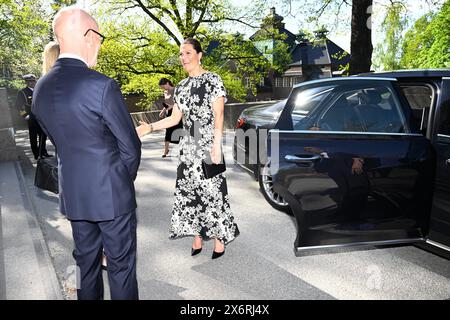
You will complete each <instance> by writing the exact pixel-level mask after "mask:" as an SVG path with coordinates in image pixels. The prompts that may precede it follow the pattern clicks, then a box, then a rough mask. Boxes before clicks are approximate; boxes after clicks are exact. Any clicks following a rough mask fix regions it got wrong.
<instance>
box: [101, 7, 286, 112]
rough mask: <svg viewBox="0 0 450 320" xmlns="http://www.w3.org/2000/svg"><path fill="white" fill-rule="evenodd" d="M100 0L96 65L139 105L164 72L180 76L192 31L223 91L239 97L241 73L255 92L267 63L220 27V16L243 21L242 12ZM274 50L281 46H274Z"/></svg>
mask: <svg viewBox="0 0 450 320" xmlns="http://www.w3.org/2000/svg"><path fill="white" fill-rule="evenodd" d="M102 3H103V4H109V7H108V6H107V7H104V8H105V9H104V11H103V13H101V18H100V21H101V25H102V32H105V35H106V36H107V41H105V43H104V45H103V47H102V50H101V52H100V57H99V67H98V69H99V70H100V71H102V72H104V73H106V74H107V75H109V76H111V77H114V78H116V79H118V80H119V82H120V83H121V84H122V85H123V87H122V88H123V90H124V92H128V93H143V94H144V95H145V96H146V99H145V100H144V101H142V103H141V106H142V107H144V108H146V109H148V108H151V106H152V101H153V100H155V99H156V98H157V96H158V95H160V94H161V92H160V90H159V88H158V85H157V83H158V80H159V78H160V77H163V76H167V77H169V78H171V79H172V80H173V81H174V82H177V81H179V80H181V79H182V78H184V77H185V73H184V70H183V69H182V68H181V66H180V64H179V62H178V50H179V49H178V46H179V45H180V43H181V40H180V39H182V38H186V37H192V36H195V37H196V38H197V39H199V40H200V41H201V43H202V46H203V50H204V51H205V52H204V59H203V64H204V66H205V68H206V69H208V70H211V71H215V72H217V73H218V74H220V76H221V77H222V79H223V80H224V83H225V86H226V87H227V90H228V93H229V95H230V96H231V97H233V98H235V99H237V100H243V99H244V98H245V96H246V94H247V92H246V89H245V87H244V86H243V83H242V82H243V79H244V78H247V79H248V80H249V81H250V82H251V84H252V85H251V87H252V89H253V91H255V90H256V84H257V83H260V82H261V74H262V73H265V72H267V70H268V68H269V66H270V65H268V64H267V61H265V59H264V57H263V56H262V55H261V54H259V53H258V52H257V50H256V49H255V48H254V46H253V44H252V43H251V41H249V40H244V39H243V36H242V35H240V34H227V33H226V32H224V31H223V30H222V29H221V22H223V21H241V20H242V21H244V20H245V19H244V18H242V17H244V16H245V15H238V14H237V13H236V12H234V14H232V11H233V9H232V6H231V5H230V3H229V1H222V0H207V1H205V0H203V1H175V0H170V1H164V0H161V1H156V0H152V1H146V2H145V3H144V2H143V1H138V0H133V1H131V0H130V1H124V0H121V1H114V2H106V1H103V2H102ZM149 18H150V19H149ZM244 23H246V24H247V25H249V23H247V22H244ZM161 31H163V32H162V33H161ZM210 44H211V46H210ZM275 50H277V51H283V50H284V48H282V47H280V46H277V47H276V48H275ZM283 59H284V58H283V56H282V55H279V59H278V60H277V61H276V63H277V64H276V65H277V66H278V65H280V64H282V63H283Z"/></svg>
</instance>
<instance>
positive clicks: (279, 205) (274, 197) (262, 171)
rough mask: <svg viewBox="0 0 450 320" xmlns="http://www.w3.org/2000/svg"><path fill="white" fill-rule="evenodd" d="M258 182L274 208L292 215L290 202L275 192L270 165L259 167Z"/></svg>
mask: <svg viewBox="0 0 450 320" xmlns="http://www.w3.org/2000/svg"><path fill="white" fill-rule="evenodd" d="M258 182H259V189H260V191H261V193H262V194H263V196H264V198H266V200H267V202H268V203H269V204H270V205H271V206H272V207H273V208H275V209H277V210H280V211H283V212H286V213H288V214H291V215H292V211H291V208H290V207H289V204H288V203H287V202H286V201H285V200H284V199H283V197H282V196H281V195H279V194H278V193H276V192H274V190H273V181H272V175H271V174H270V170H269V167H268V166H260V167H259V173H258Z"/></svg>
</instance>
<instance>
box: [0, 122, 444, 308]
mask: <svg viewBox="0 0 450 320" xmlns="http://www.w3.org/2000/svg"><path fill="white" fill-rule="evenodd" d="M226 136H227V137H228V138H230V137H232V132H228V133H227V135H226ZM163 139H164V135H163V134H159V133H156V134H152V135H149V136H146V137H144V139H143V146H142V151H143V152H142V161H141V166H140V169H139V173H138V178H137V180H136V190H137V202H138V211H137V212H138V230H137V235H138V262H137V273H138V282H139V290H140V298H141V299H151V300H158V299H167V300H172V299H177V300H178V299H200V300H202V299H212V300H216V299H217V300H227V299H256V300H260V299H261V300H263V299H264V300H265V299H269V300H278V299H295V300H298V299H450V263H449V261H448V260H445V259H443V258H441V257H439V256H436V255H433V254H431V253H429V252H426V251H423V250H421V249H419V248H416V247H413V246H397V247H383V248H379V247H377V248H375V247H370V248H366V249H358V250H355V249H351V250H349V249H347V250H341V251H335V252H332V253H330V252H321V253H320V252H319V253H317V254H314V255H308V256H303V257H296V256H295V255H294V251H293V247H294V246H293V243H294V238H295V236H296V227H295V224H294V219H293V218H292V217H290V216H288V215H286V214H284V213H282V212H279V211H277V210H275V209H273V208H272V207H271V206H270V205H269V204H268V203H267V202H266V201H265V200H264V198H263V196H262V195H261V194H260V192H259V190H258V183H257V182H256V181H254V180H253V179H252V178H251V177H250V175H249V174H248V173H246V172H244V171H243V170H242V169H240V168H239V167H238V166H236V165H235V164H234V163H233V162H232V158H231V143H229V142H231V141H232V139H227V142H228V143H227V144H226V148H225V151H226V160H227V172H226V176H227V180H228V192H229V197H230V205H231V209H232V211H233V213H234V216H235V219H236V222H237V223H238V225H239V229H240V232H241V234H240V235H239V237H237V238H236V240H234V241H233V242H231V243H230V244H229V245H228V246H227V247H226V253H225V255H224V256H223V257H221V258H219V259H217V260H211V254H212V251H213V241H208V242H205V243H204V249H203V251H202V252H201V253H200V254H199V255H198V256H195V257H191V256H190V248H191V243H192V240H193V239H192V238H190V237H187V238H181V239H176V240H171V239H169V238H168V230H169V223H170V215H171V208H172V203H173V192H174V188H175V178H176V165H177V160H176V156H171V157H167V158H162V157H161V155H162V151H163ZM16 142H17V144H18V146H19V148H20V150H21V169H22V171H23V175H24V179H25V184H26V186H27V188H28V192H29V194H30V198H31V199H32V207H33V210H32V211H33V214H34V215H36V217H37V221H38V222H39V225H40V228H41V230H42V234H43V236H44V238H45V241H46V245H47V248H48V251H49V256H50V257H51V261H52V263H53V266H54V270H55V272H56V275H57V279H58V281H59V283H60V286H61V290H62V297H63V298H64V299H75V298H76V296H75V290H74V287H75V283H74V277H73V274H74V260H73V258H72V248H73V243H72V235H71V228H70V224H69V222H68V221H67V220H66V219H65V218H64V217H63V216H62V215H61V214H60V213H59V211H58V202H57V196H56V195H53V194H51V193H49V192H46V191H41V190H39V189H37V188H35V187H34V186H33V179H34V168H35V165H36V164H35V160H34V159H32V157H31V151H30V150H29V146H28V141H27V132H26V131H18V132H17V134H16ZM48 149H49V150H51V149H52V148H51V147H49V148H48ZM175 149H176V148H174V145H171V154H176V150H175ZM2 210H4V209H2ZM0 271H1V270H0ZM0 275H1V272H0ZM104 276H105V277H104V278H105V285H106V286H107V280H106V271H104ZM106 292H107V289H106ZM108 296H109V295H108V293H106V294H105V297H106V298H108Z"/></svg>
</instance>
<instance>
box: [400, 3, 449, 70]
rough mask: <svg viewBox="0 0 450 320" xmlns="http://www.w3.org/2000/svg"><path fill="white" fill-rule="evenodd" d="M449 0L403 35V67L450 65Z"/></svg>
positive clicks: (439, 66)
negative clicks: (438, 10) (436, 11)
mask: <svg viewBox="0 0 450 320" xmlns="http://www.w3.org/2000/svg"><path fill="white" fill-rule="evenodd" d="M449 25H450V1H446V2H445V3H444V5H443V6H442V9H441V10H440V12H438V13H436V14H434V15H433V14H426V15H424V16H422V17H421V18H420V19H419V20H417V22H416V23H415V24H414V26H413V28H412V29H411V30H409V31H408V32H407V33H406V35H405V42H404V44H403V55H402V58H401V65H402V67H403V68H443V67H450V49H449V48H450V28H449Z"/></svg>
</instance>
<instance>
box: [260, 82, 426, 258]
mask: <svg viewBox="0 0 450 320" xmlns="http://www.w3.org/2000/svg"><path fill="white" fill-rule="evenodd" d="M268 157H269V158H270V167H269V170H271V175H272V177H273V182H274V189H275V191H276V192H278V193H279V194H280V195H282V196H283V198H284V199H285V200H286V201H287V202H288V203H289V205H290V206H291V209H292V211H293V213H294V215H295V218H296V220H297V226H298V234H297V237H296V240H295V249H296V253H297V254H298V253H300V252H301V251H302V250H305V249H316V248H324V247H336V246H348V245H362V244H395V243H407V242H415V241H421V240H424V238H425V236H426V235H427V234H428V222H429V215H430V208H431V198H432V183H433V178H434V168H435V154H434V151H433V147H432V145H431V143H430V142H429V141H428V140H427V139H426V138H425V137H424V136H423V135H422V134H420V133H419V131H418V128H416V127H415V124H414V121H413V119H412V115H411V110H410V109H409V107H408V104H407V103H406V101H405V100H404V97H403V96H402V95H401V94H399V88H398V87H397V84H396V80H395V79H386V78H339V79H327V80H318V81H312V82H307V83H303V84H300V85H298V86H296V87H295V88H294V89H293V91H292V92H291V95H290V97H289V99H288V101H287V104H286V107H285V108H284V110H283V113H282V114H281V116H280V119H279V122H278V123H277V125H276V128H275V129H273V130H271V131H270V133H269V137H268Z"/></svg>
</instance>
